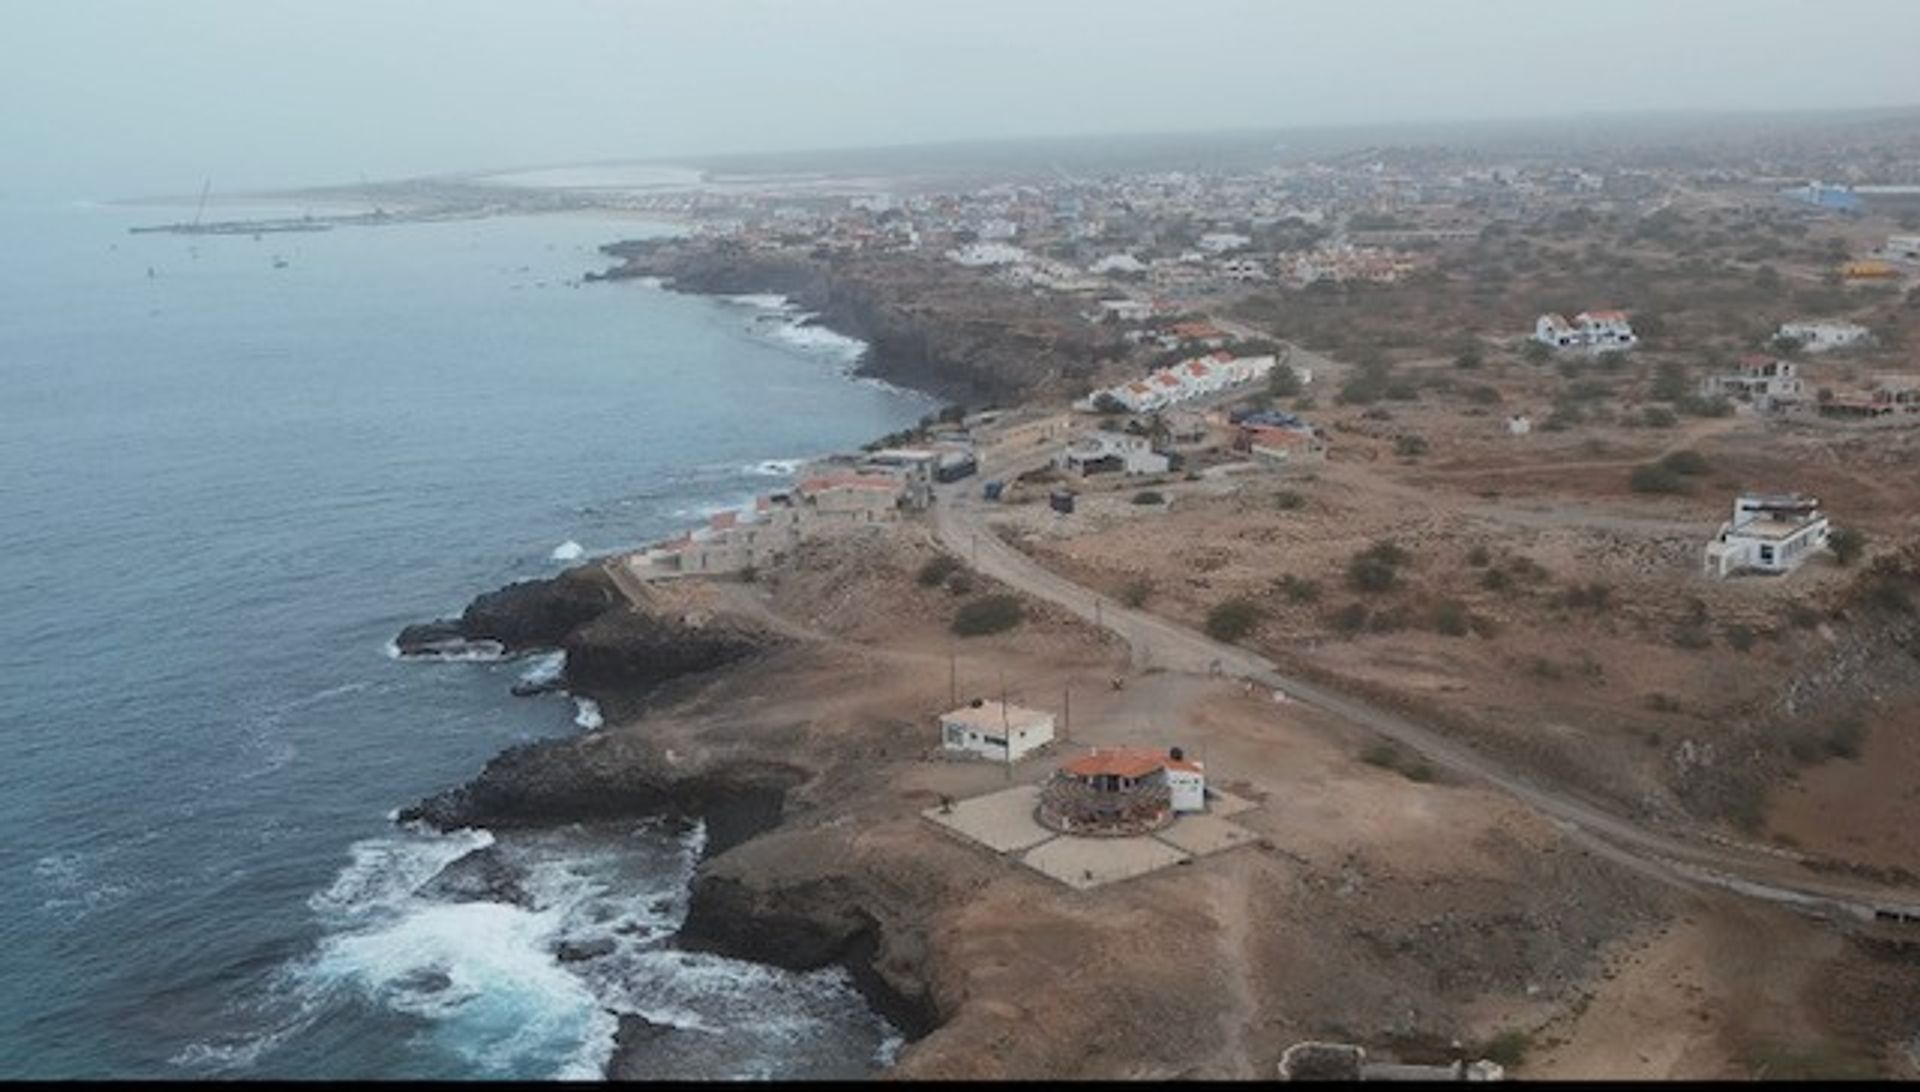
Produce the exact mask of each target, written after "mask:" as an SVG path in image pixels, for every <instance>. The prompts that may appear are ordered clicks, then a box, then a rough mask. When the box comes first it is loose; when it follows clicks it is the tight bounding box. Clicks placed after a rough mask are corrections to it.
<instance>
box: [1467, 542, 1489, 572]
mask: <svg viewBox="0 0 1920 1092" xmlns="http://www.w3.org/2000/svg"><path fill="white" fill-rule="evenodd" d="M1492 562H1493V551H1492V550H1489V549H1487V548H1486V547H1485V546H1475V547H1474V548H1473V549H1471V550H1468V551H1467V564H1469V565H1471V566H1473V567H1474V568H1476V569H1484V568H1486V567H1487V566H1488V565H1489V564H1492Z"/></svg>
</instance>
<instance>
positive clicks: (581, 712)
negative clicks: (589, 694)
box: [573, 698, 607, 732]
mask: <svg viewBox="0 0 1920 1092" xmlns="http://www.w3.org/2000/svg"><path fill="white" fill-rule="evenodd" d="M573 704H574V714H573V722H574V723H575V724H577V725H579V726H580V727H582V728H585V729H586V730H587V731H589V732H591V731H593V730H594V729H596V728H599V727H601V726H602V725H604V724H606V723H607V718H605V717H603V716H601V715H600V703H599V702H597V701H594V700H593V699H592V698H574V699H573Z"/></svg>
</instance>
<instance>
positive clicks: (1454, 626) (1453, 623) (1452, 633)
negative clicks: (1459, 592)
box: [1433, 599, 1472, 637]
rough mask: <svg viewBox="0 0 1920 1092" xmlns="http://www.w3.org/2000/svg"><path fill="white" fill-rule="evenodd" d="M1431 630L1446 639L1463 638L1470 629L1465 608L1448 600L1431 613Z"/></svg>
mask: <svg viewBox="0 0 1920 1092" xmlns="http://www.w3.org/2000/svg"><path fill="white" fill-rule="evenodd" d="M1433 628H1434V629H1435V630H1437V631H1439V632H1440V633H1442V634H1445V635H1446V636H1448V637H1465V636H1466V635H1467V634H1468V633H1469V632H1470V631H1471V629H1472V626H1471V624H1470V619H1469V616H1468V614H1467V608H1466V607H1465V606H1463V605H1461V604H1460V603H1457V602H1455V601H1453V600H1451V599H1450V600H1448V601H1446V602H1444V603H1442V604H1440V605H1439V606H1438V607H1436V608H1434V611H1433Z"/></svg>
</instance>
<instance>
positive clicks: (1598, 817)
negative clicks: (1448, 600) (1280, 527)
mask: <svg viewBox="0 0 1920 1092" xmlns="http://www.w3.org/2000/svg"><path fill="white" fill-rule="evenodd" d="M1048 453H1050V449H1049V451H1047V452H1043V451H1026V452H1020V453H1017V454H1015V455H1014V456H1013V457H1012V458H1008V459H1004V460H1001V461H998V462H997V463H991V462H985V461H983V464H982V468H981V477H982V478H993V477H998V478H1006V479H1010V478H1012V477H1013V476H1014V475H1017V474H1019V473H1021V472H1023V471H1025V470H1029V469H1033V468H1035V467H1038V466H1040V465H1043V464H1044V462H1045V461H1046V455H1047V454H1048ZM978 489H979V486H978V479H970V480H969V481H965V482H959V483H955V484H953V485H950V486H944V487H942V488H941V489H940V490H939V491H938V494H937V497H938V499H937V500H936V502H935V503H934V505H933V509H932V524H933V528H934V532H935V534H936V535H937V537H938V538H939V540H940V542H941V543H942V545H943V546H944V547H945V548H946V549H947V550H949V551H951V552H952V553H953V555H954V556H955V557H957V558H960V559H961V560H963V561H966V562H968V563H969V564H971V565H972V566H973V567H974V568H975V569H977V570H978V571H980V572H981V573H983V574H985V575H987V576H991V577H993V578H994V579H996V580H999V581H1001V582H1003V583H1005V584H1008V585H1010V586H1011V587H1013V588H1015V589H1017V590H1019V591H1021V592H1024V593H1026V594H1028V595H1031V596H1033V597H1035V598H1037V599H1043V600H1046V601H1047V602H1050V603H1053V604H1055V605H1057V606H1059V607H1062V608H1064V609H1066V610H1068V611H1071V612H1073V613H1074V614H1075V615H1078V616H1079V617H1081V618H1083V619H1085V620H1087V621H1089V622H1092V623H1094V624H1096V625H1098V626H1101V627H1104V628H1105V629H1107V630H1109V631H1111V632H1112V633H1114V634H1115V635H1117V636H1119V637H1120V638H1121V639H1122V640H1125V641H1126V642H1127V644H1128V645H1129V647H1130V648H1131V649H1132V655H1133V662H1134V666H1135V667H1136V668H1144V667H1149V666H1151V667H1158V668H1166V669H1171V670H1177V671H1189V672H1196V673H1209V672H1213V671H1215V670H1217V671H1218V672H1219V673H1221V674H1223V675H1229V676H1234V677H1237V678H1244V679H1247V680H1250V681H1252V682H1255V683H1258V684H1260V685H1262V686H1266V687H1268V688H1271V689H1273V690H1277V691H1279V692H1281V693H1283V694H1285V695H1286V696H1287V697H1289V698H1291V699H1293V700H1295V701H1299V702H1303V703H1305V704H1307V705H1309V706H1312V707H1314V708H1316V709H1320V710H1323V711H1325V712H1328V713H1331V714H1333V715H1335V716H1337V717H1340V718H1341V719H1343V720H1346V721H1348V722H1349V723H1352V724H1355V725H1358V726H1360V727H1363V728H1365V729H1367V730H1369V731H1371V732H1374V733H1376V734H1378V735H1380V736H1383V737H1385V738H1387V739H1390V740H1393V741H1394V742H1396V743H1399V744H1401V745H1402V746H1405V747H1408V748H1411V749H1412V750H1415V751H1418V752H1419V753H1420V754H1422V755H1424V756H1425V757H1426V758H1427V759H1428V760H1429V761H1430V762H1432V763H1433V764H1434V765H1436V766H1439V767H1443V768H1445V769H1447V770H1450V771H1452V772H1453V773H1455V774H1457V775H1459V776H1462V777H1464V778H1467V779H1469V780H1474V781H1479V782H1482V783H1485V784H1488V785H1491V786H1493V787H1494V788H1497V789H1499V790H1500V791H1502V792H1504V793H1506V794H1508V795H1509V796H1512V797H1513V798H1515V799H1517V800H1519V801H1521V802H1523V803H1525V804H1527V805H1528V806H1530V807H1532V808H1533V809H1535V810H1536V811H1538V812H1540V813H1541V814H1543V815H1545V816H1547V817H1549V818H1550V819H1552V820H1553V821H1554V822H1555V823H1556V825H1557V826H1558V827H1559V828H1560V829H1561V830H1562V831H1564V832H1565V833H1567V834H1568V835H1569V836H1571V837H1573V838H1574V839H1575V840H1576V841H1578V842H1579V843H1581V844H1582V845H1584V846H1586V847H1587V848H1588V849H1590V850H1592V851H1593V852H1595V853H1597V854H1599V855H1601V856H1604V857H1607V858H1608V859H1611V860H1614V861H1616V862H1618V863H1620V864H1622V865H1624V866H1626V867H1629V868H1632V869H1635V870H1636V871H1639V872H1641V873H1642V874H1645V875H1648V876H1650V877H1653V878H1656V879H1659V880H1662V881H1664V882H1668V883H1673V884H1678V885H1681V886H1685V887H1699V886H1701V885H1707V886H1713V887H1718V888H1721V889H1724V890H1727V891H1732V892H1735V893H1737V894H1740V895H1744V896H1747V897H1750V898H1755V899H1760V900H1764V901H1768V902H1772V903H1776V904H1785V905H1789V906H1792V907H1795V908H1797V909H1800V910H1803V911H1807V912H1809V913H1813V914H1816V915H1818V916H1821V917H1826V918H1834V917H1842V918H1848V919H1853V920H1857V921H1873V920H1875V919H1876V917H1877V918H1879V919H1881V920H1888V919H1892V920H1903V921H1911V922H1916V923H1920V892H1916V891H1913V890H1911V889H1905V888H1896V887H1890V886H1886V885H1879V884H1871V883H1866V882H1848V881H1843V880H1833V879H1828V878H1825V877H1814V876H1809V875H1808V874H1807V871H1806V869H1805V868H1804V866H1802V865H1800V864H1798V863H1797V859H1796V855H1793V854H1789V853H1786V852H1784V851H1780V850H1775V849H1772V848H1770V847H1765V846H1747V845H1742V844H1739V843H1733V842H1727V841H1722V842H1708V841H1706V840H1705V839H1704V838H1702V837H1699V836H1688V835H1684V834H1680V833H1677V832H1666V831H1661V830H1657V829H1655V828H1653V827H1650V826H1648V825H1646V824H1644V823H1642V822H1639V821H1636V820H1634V819H1630V818H1627V817H1625V816H1622V815H1619V814H1616V813H1614V812H1612V811H1610V810H1608V809H1607V808H1605V807H1602V806H1600V805H1598V804H1595V803H1594V802H1592V801H1590V800H1587V799H1585V798H1583V797H1581V796H1579V795H1577V794H1575V793H1574V792H1572V791H1570V790H1568V789H1566V788H1563V787H1557V786H1550V785H1543V784H1540V783H1538V782H1536V781H1534V780H1533V779H1531V778H1530V777H1528V776H1526V775H1524V774H1522V773H1519V772H1518V771H1516V770H1513V769H1511V768H1509V767H1507V766H1505V765H1503V764H1501V763H1500V762H1498V761H1497V760H1495V759H1492V758H1490V757H1488V756H1487V755H1484V754H1482V753H1480V752H1478V751H1476V750H1474V749H1472V748H1470V747H1468V746H1466V745H1464V744H1462V743H1460V742H1458V741H1455V740H1453V739H1450V738H1448V737H1446V736H1444V735H1442V734H1440V733H1439V732H1437V731H1435V730H1433V729H1430V728H1427V727H1425V726H1422V725H1420V724H1417V723H1415V722H1414V721H1412V720H1410V719H1408V718H1406V717H1404V716H1402V715H1400V714H1397V713H1394V712H1391V711H1389V710H1386V709H1382V708H1380V707H1378V706H1375V705H1372V704H1369V703H1367V702H1364V701H1361V700H1358V699H1355V698H1352V697H1349V696H1347V695H1345V694H1342V693H1339V692H1337V691H1335V690H1332V689H1329V688H1328V687H1325V686H1322V685H1320V684H1317V683H1313V682H1309V681H1307V680H1305V679H1300V678H1295V677H1292V676H1289V675H1286V674H1283V673H1282V672H1281V671H1280V670H1279V668H1278V666H1277V665H1275V664H1274V663H1273V662H1272V661H1270V660H1267V659H1265V658H1264V657H1261V656H1259V655H1256V654H1255V653H1253V652H1250V651H1248V650H1246V649H1243V648H1238V647H1236V646H1233V645H1226V644H1222V643H1220V642H1218V641H1214V640H1212V639H1211V638H1209V637H1207V636H1205V635H1204V634H1201V633H1199V632H1197V631H1195V630H1191V629H1188V628H1186V627H1184V626H1181V625H1178V624H1176V623H1174V622H1170V621H1168V620H1166V619H1164V618H1160V617H1157V616H1155V615H1152V614H1148V613H1146V612H1144V611H1140V610H1134V609H1130V608H1127V607H1124V606H1121V605H1120V604H1118V603H1115V602H1112V601H1111V600H1108V599H1106V598H1105V597H1103V596H1101V595H1100V594H1099V593H1097V592H1095V591H1093V590H1092V589H1090V588H1086V587H1084V586H1082V585H1079V584H1076V583H1074V582H1073V581H1071V580H1068V579H1067V578H1065V577H1063V576H1061V575H1060V574H1058V573H1055V572H1053V571H1051V570H1049V569H1047V568H1045V567H1043V566H1041V565H1040V564H1038V563H1037V562H1035V561H1033V560H1032V559H1031V558H1029V557H1027V556H1026V555H1025V554H1022V553H1021V552H1020V551H1018V550H1016V549H1014V548H1013V547H1012V546H1010V545H1008V544H1007V543H1006V542H1005V541H1003V540H1002V539H1001V538H1000V537H999V535H998V534H996V533H995V532H994V531H993V529H992V528H991V527H990V526H989V524H988V520H987V517H988V514H989V513H990V512H991V506H990V505H988V504H986V503H985V502H983V501H981V500H979V499H978Z"/></svg>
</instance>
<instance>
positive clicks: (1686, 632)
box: [1673, 625, 1713, 651]
mask: <svg viewBox="0 0 1920 1092" xmlns="http://www.w3.org/2000/svg"><path fill="white" fill-rule="evenodd" d="M1673 643H1674V644H1675V645H1677V646H1679V647H1680V648H1686V649H1693V650H1695V651H1697V650H1699V649H1703V648H1711V647H1713V638H1712V637H1710V636H1708V635H1707V628H1706V627H1705V626H1700V625H1685V626H1681V627H1680V628H1679V629H1677V630H1675V631H1674V633H1673Z"/></svg>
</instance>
